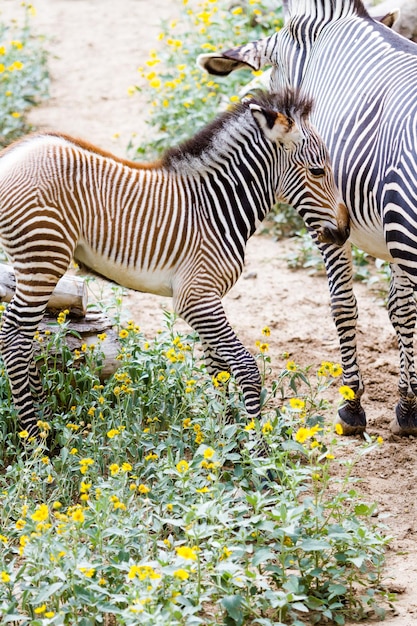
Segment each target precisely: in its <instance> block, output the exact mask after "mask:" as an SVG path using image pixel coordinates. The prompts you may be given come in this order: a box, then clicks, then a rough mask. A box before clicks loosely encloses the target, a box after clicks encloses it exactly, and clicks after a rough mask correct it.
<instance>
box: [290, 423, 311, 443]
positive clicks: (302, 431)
mask: <svg viewBox="0 0 417 626" xmlns="http://www.w3.org/2000/svg"><path fill="white" fill-rule="evenodd" d="M308 432H309V429H308V428H304V426H301V428H299V429H298V430H297V432H296V433H295V436H294V439H295V440H296V441H298V443H304V442H305V441H306V440H307V439H308Z"/></svg>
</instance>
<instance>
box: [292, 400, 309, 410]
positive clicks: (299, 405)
mask: <svg viewBox="0 0 417 626" xmlns="http://www.w3.org/2000/svg"><path fill="white" fill-rule="evenodd" d="M305 405H306V403H305V402H304V400H301V399H300V398H290V407H291V408H292V409H295V410H296V411H301V410H302V409H304V407H305Z"/></svg>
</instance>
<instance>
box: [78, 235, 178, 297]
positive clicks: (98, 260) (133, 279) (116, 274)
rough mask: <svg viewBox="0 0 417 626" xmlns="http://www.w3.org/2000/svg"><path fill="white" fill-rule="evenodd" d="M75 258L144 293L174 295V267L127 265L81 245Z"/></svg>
mask: <svg viewBox="0 0 417 626" xmlns="http://www.w3.org/2000/svg"><path fill="white" fill-rule="evenodd" d="M74 258H75V259H76V260H77V261H80V262H81V263H83V264H84V265H86V266H87V267H89V268H90V269H91V270H93V271H94V272H96V273H97V274H99V275H100V276H103V277H104V278H107V279H108V280H112V281H113V282H115V283H117V284H118V285H121V286H122V287H127V288H128V289H134V290H135V291H142V292H144V293H154V294H156V295H158V296H172V281H173V274H174V271H173V268H172V267H171V268H158V267H155V268H148V269H146V268H145V269H144V268H142V267H137V266H132V267H129V266H126V265H125V264H122V263H118V262H117V261H114V260H112V259H109V258H107V257H104V256H102V255H99V254H97V253H96V252H94V251H93V250H91V249H90V248H88V247H85V246H83V245H79V246H78V247H77V249H76V250H75V253H74Z"/></svg>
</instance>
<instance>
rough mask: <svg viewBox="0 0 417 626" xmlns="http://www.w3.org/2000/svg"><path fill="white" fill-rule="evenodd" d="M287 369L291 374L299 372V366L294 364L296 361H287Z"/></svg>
mask: <svg viewBox="0 0 417 626" xmlns="http://www.w3.org/2000/svg"><path fill="white" fill-rule="evenodd" d="M285 369H286V370H288V371H289V372H295V371H296V370H297V366H296V364H295V363H294V361H287V364H286V366H285Z"/></svg>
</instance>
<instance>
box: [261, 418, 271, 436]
mask: <svg viewBox="0 0 417 626" xmlns="http://www.w3.org/2000/svg"><path fill="white" fill-rule="evenodd" d="M273 430H274V427H273V426H272V424H271V422H270V421H268V422H265V424H264V425H263V426H262V432H263V434H264V435H267V434H268V433H272V431H273Z"/></svg>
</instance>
